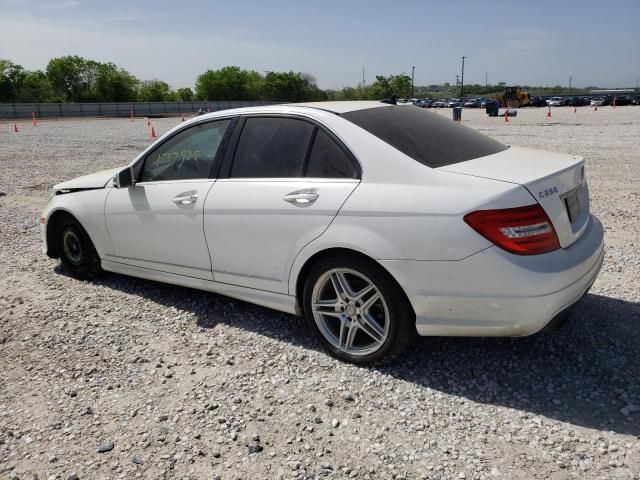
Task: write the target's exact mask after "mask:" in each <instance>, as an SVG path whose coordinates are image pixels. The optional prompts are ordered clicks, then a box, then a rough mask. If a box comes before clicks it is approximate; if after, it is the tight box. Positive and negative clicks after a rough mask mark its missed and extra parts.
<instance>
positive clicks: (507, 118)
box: [504, 110, 509, 123]
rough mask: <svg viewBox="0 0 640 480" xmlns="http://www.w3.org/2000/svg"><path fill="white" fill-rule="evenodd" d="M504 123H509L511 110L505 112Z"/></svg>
mask: <svg viewBox="0 0 640 480" xmlns="http://www.w3.org/2000/svg"><path fill="white" fill-rule="evenodd" d="M504 121H505V123H509V110H505V111H504Z"/></svg>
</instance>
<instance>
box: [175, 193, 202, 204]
mask: <svg viewBox="0 0 640 480" xmlns="http://www.w3.org/2000/svg"><path fill="white" fill-rule="evenodd" d="M197 199H198V194H197V193H195V192H185V193H181V194H180V195H177V196H175V197H173V203H175V204H176V205H191V204H192V203H195V202H196V200H197Z"/></svg>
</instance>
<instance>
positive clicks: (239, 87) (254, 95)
mask: <svg viewBox="0 0 640 480" xmlns="http://www.w3.org/2000/svg"><path fill="white" fill-rule="evenodd" d="M261 90H262V76H261V75H260V74H259V73H258V72H256V71H253V70H243V69H241V68H240V67H234V66H230V67H223V68H221V69H219V70H207V71H206V72H204V73H203V74H201V75H199V76H198V78H197V79H196V96H197V97H198V99H200V100H257V99H258V98H260V94H261Z"/></svg>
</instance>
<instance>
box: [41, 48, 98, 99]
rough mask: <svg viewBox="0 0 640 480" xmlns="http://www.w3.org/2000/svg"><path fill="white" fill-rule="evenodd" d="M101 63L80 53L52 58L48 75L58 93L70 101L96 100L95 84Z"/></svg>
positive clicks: (48, 66)
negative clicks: (80, 55)
mask: <svg viewBox="0 0 640 480" xmlns="http://www.w3.org/2000/svg"><path fill="white" fill-rule="evenodd" d="M99 69H100V63H99V62H96V61H94V60H87V59H85V58H82V57H79V56H78V55H67V56H64V57H57V58H52V59H51V60H49V63H48V64H47V77H48V78H49V80H50V81H51V84H52V85H53V88H54V90H56V93H59V94H60V95H61V96H64V98H66V99H67V100H68V101H70V102H83V101H84V102H90V101H95V99H96V98H95V90H94V85H95V82H96V79H97V77H98V72H99Z"/></svg>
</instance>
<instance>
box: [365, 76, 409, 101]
mask: <svg viewBox="0 0 640 480" xmlns="http://www.w3.org/2000/svg"><path fill="white" fill-rule="evenodd" d="M410 94H411V77H409V76H408V75H405V74H404V73H402V74H400V75H389V76H388V77H385V76H383V75H378V76H376V81H375V82H373V84H371V87H370V88H369V92H368V97H369V98H371V99H381V98H389V97H391V96H392V95H395V96H396V97H398V98H401V97H408V96H409V95H410Z"/></svg>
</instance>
